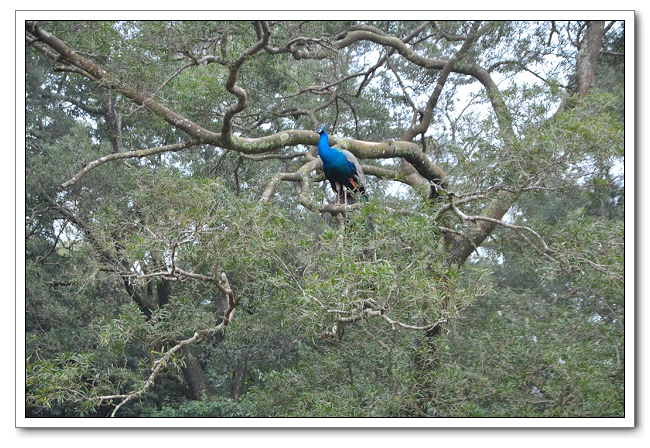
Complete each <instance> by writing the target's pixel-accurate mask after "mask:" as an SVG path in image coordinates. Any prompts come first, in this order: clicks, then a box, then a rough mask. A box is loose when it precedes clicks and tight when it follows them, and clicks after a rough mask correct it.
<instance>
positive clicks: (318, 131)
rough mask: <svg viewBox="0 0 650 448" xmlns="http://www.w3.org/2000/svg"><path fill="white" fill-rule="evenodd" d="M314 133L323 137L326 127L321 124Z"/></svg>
mask: <svg viewBox="0 0 650 448" xmlns="http://www.w3.org/2000/svg"><path fill="white" fill-rule="evenodd" d="M314 131H316V132H317V133H318V134H319V135H323V133H325V125H324V124H321V125H320V126H318V127H317V128H316V129H314Z"/></svg>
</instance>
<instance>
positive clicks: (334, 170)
mask: <svg viewBox="0 0 650 448" xmlns="http://www.w3.org/2000/svg"><path fill="white" fill-rule="evenodd" d="M315 131H316V132H317V133H318V134H320V140H319V141H318V155H319V156H320V158H321V160H322V161H323V172H324V173H325V177H326V178H327V180H328V181H329V182H330V185H331V187H332V191H334V193H336V203H337V204H345V205H349V204H351V203H352V198H353V195H354V194H357V195H359V196H360V199H361V201H362V202H365V201H367V199H368V198H367V196H366V189H365V187H364V185H365V183H366V177H365V176H364V174H363V170H362V169H361V165H360V164H359V161H358V160H357V158H356V157H355V156H354V154H352V153H351V152H350V151H346V150H345V149H337V148H332V147H330V144H329V137H328V135H327V132H325V126H324V125H320V126H319V127H317V128H316V129H315ZM348 191H350V192H351V193H352V194H351V195H350V199H349V201H348ZM341 199H342V200H343V202H341Z"/></svg>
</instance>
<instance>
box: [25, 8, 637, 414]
mask: <svg viewBox="0 0 650 448" xmlns="http://www.w3.org/2000/svg"><path fill="white" fill-rule="evenodd" d="M607 19H608V20H603V21H534V22H533V21H435V20H433V21H349V22H348V21H309V20H305V21H175V20H170V21H40V22H36V21H26V22H25V75H26V76H25V93H26V95H25V120H26V122H25V133H26V134H25V144H26V146H25V161H26V162H25V163H26V173H25V174H26V180H25V188H26V195H25V270H26V271H25V272H26V274H25V275H26V278H25V281H26V287H25V352H26V353H25V356H26V365H25V368H26V383H25V387H26V395H25V399H26V403H25V405H26V408H25V413H26V416H27V417H62V416H64V417H83V416H91V417H97V416H115V417H186V416H193V417H200V416H205V417H251V416H253V417H484V416H490V417H623V416H625V400H624V394H625V387H624V386H625V348H626V345H625V336H626V334H625V326H624V325H625V296H624V215H625V188H624V187H625V184H624V168H623V167H624V151H625V145H624V138H623V137H624V130H625V127H624V124H625V113H624V112H625V108H624V91H625V22H624V21H622V20H620V17H607ZM319 125H325V126H326V128H327V133H328V134H329V144H330V145H331V146H332V147H336V148H339V149H342V150H347V151H349V152H350V153H351V154H353V155H354V156H356V159H357V160H358V161H359V163H360V165H361V166H360V167H359V169H360V170H362V172H363V173H364V174H365V184H364V187H365V193H366V195H367V198H366V199H367V200H364V201H351V202H352V203H351V205H346V204H344V203H341V201H339V200H337V197H336V194H334V192H333V191H332V189H331V188H330V185H329V183H327V182H326V178H325V175H324V173H323V162H322V160H321V158H320V157H319V156H318V150H317V145H318V142H319V135H318V134H317V133H316V132H314V131H313V129H315V128H316V127H317V126H319Z"/></svg>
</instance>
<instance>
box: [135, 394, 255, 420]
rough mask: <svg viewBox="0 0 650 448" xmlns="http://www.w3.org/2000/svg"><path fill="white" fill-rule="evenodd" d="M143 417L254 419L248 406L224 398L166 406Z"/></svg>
mask: <svg viewBox="0 0 650 448" xmlns="http://www.w3.org/2000/svg"><path fill="white" fill-rule="evenodd" d="M141 417H156V418H179V417H180V418H182V417H193V418H232V417H240V418H241V417H254V415H251V414H250V412H249V410H248V408H247V406H246V404H244V403H237V402H235V401H234V400H232V399H229V398H224V397H214V398H206V399H204V400H201V401H186V402H183V403H182V404H180V405H176V406H174V407H171V406H164V407H163V408H162V409H151V408H149V409H145V411H144V412H143V413H142V414H141Z"/></svg>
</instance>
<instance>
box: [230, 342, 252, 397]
mask: <svg viewBox="0 0 650 448" xmlns="http://www.w3.org/2000/svg"><path fill="white" fill-rule="evenodd" d="M247 375H248V354H245V355H244V357H243V359H239V361H237V367H236V368H235V371H234V372H233V373H232V382H231V383H230V396H231V397H232V399H233V400H235V401H239V397H240V396H241V394H242V393H243V392H244V385H245V384H246V376H247Z"/></svg>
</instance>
